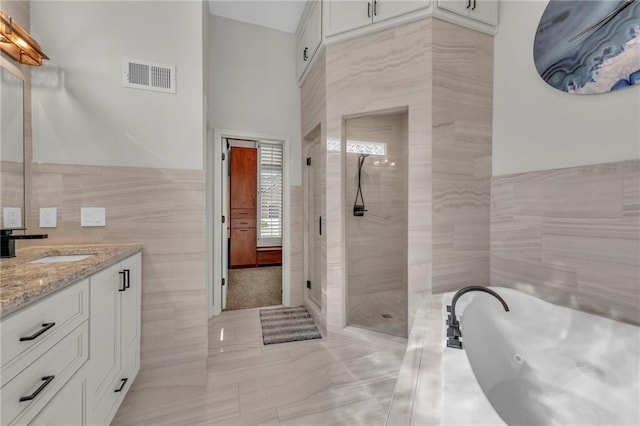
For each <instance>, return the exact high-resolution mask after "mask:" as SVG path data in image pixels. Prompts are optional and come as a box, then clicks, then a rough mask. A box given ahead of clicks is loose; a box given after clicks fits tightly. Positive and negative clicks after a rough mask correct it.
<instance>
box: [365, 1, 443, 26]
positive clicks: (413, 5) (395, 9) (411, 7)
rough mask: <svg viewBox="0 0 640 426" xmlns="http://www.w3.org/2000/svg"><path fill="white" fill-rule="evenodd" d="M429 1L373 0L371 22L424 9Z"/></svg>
mask: <svg viewBox="0 0 640 426" xmlns="http://www.w3.org/2000/svg"><path fill="white" fill-rule="evenodd" d="M430 3H431V1H430V0H374V2H373V4H374V9H373V11H374V13H373V22H380V21H384V20H385V19H390V18H395V17H396V16H401V15H404V14H406V13H411V12H415V11H416V10H420V9H425V8H427V7H429V4H430Z"/></svg>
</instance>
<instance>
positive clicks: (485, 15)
mask: <svg viewBox="0 0 640 426" xmlns="http://www.w3.org/2000/svg"><path fill="white" fill-rule="evenodd" d="M438 9H440V10H442V11H445V13H446V12H452V13H455V14H456V15H459V16H461V17H463V18H467V19H472V20H474V21H478V22H481V23H483V24H487V25H491V26H494V27H495V26H497V25H498V1H497V0H438Z"/></svg>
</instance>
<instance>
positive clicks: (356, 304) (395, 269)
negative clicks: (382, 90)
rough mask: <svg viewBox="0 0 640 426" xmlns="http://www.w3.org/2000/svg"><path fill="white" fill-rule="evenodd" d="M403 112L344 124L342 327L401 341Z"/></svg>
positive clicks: (403, 323) (405, 155)
mask: <svg viewBox="0 0 640 426" xmlns="http://www.w3.org/2000/svg"><path fill="white" fill-rule="evenodd" d="M407 121H408V113H407V111H401V112H392V113H384V114H372V115H367V116H358V117H354V118H348V119H346V120H345V127H344V129H345V133H344V135H345V142H346V143H344V144H342V149H343V150H344V154H343V155H344V157H343V158H344V159H345V161H344V164H345V170H344V173H345V175H344V179H343V181H344V184H345V188H344V196H345V200H344V204H343V205H344V206H345V212H344V214H345V246H346V253H345V256H346V259H345V260H346V278H347V323H348V325H351V326H357V327H363V328H367V329H370V330H374V331H377V332H381V333H385V334H391V335H394V336H400V337H407V211H408V195H407V194H408V189H407V181H408V179H407V176H408V173H407V169H408V167H407V166H408V134H407V130H408V122H407Z"/></svg>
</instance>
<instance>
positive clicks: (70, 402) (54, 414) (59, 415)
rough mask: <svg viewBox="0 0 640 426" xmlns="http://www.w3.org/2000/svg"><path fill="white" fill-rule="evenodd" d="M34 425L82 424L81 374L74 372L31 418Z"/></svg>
mask: <svg viewBox="0 0 640 426" xmlns="http://www.w3.org/2000/svg"><path fill="white" fill-rule="evenodd" d="M31 424H34V425H47V426H48V425H51V426H54V425H56V426H69V425H82V424H85V423H84V421H83V400H82V375H80V374H76V375H75V377H74V378H73V379H71V380H70V381H69V382H67V384H66V385H65V386H64V387H63V388H62V390H61V391H60V392H58V394H57V395H56V396H54V397H53V399H52V400H51V401H49V403H48V404H47V406H46V407H44V409H43V410H42V411H40V413H39V414H38V416H37V417H36V418H35V419H33V422H32V423H31Z"/></svg>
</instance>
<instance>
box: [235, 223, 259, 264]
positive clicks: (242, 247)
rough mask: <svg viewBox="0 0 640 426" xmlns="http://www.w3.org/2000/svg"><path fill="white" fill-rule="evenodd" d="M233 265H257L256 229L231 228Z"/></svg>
mask: <svg viewBox="0 0 640 426" xmlns="http://www.w3.org/2000/svg"><path fill="white" fill-rule="evenodd" d="M230 261H231V266H250V265H253V266H255V265H256V229H255V228H245V229H232V230H231V254H230Z"/></svg>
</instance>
